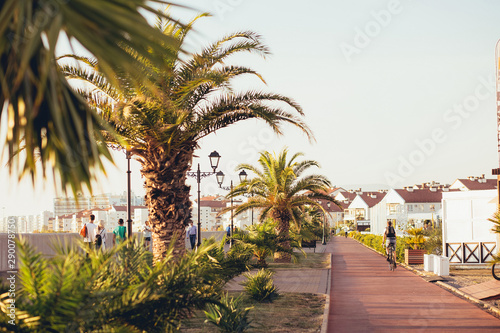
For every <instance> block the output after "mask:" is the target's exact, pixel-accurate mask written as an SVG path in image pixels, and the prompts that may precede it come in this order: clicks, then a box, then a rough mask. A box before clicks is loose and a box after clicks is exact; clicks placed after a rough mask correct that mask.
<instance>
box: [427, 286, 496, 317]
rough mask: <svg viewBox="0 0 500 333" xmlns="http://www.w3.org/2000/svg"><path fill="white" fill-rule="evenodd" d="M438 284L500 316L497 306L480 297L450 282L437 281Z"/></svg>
mask: <svg viewBox="0 0 500 333" xmlns="http://www.w3.org/2000/svg"><path fill="white" fill-rule="evenodd" d="M434 283H435V284H436V285H438V286H440V287H441V288H443V289H447V290H448V291H449V292H452V293H454V294H456V295H458V296H461V297H463V298H465V299H466V300H467V301H469V302H470V303H475V304H476V305H477V306H478V307H479V308H481V309H482V310H485V311H487V312H491V313H492V314H493V315H494V316H496V317H498V318H500V309H498V308H497V307H494V306H492V305H490V304H488V303H486V302H483V301H481V300H480V299H478V298H475V297H474V296H471V295H469V294H467V293H464V292H463V291H461V290H460V289H457V288H455V287H453V286H450V285H449V284H446V283H444V282H442V281H436V282H434Z"/></svg>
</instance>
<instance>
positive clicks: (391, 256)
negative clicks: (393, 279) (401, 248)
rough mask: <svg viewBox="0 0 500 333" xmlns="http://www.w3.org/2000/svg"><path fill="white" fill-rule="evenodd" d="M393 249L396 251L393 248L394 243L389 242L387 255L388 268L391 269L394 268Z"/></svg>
mask: <svg viewBox="0 0 500 333" xmlns="http://www.w3.org/2000/svg"><path fill="white" fill-rule="evenodd" d="M394 251H396V249H395V248H394V243H389V247H388V248H387V255H388V257H389V269H390V270H391V271H393V270H395V269H396V262H395V261H394Z"/></svg>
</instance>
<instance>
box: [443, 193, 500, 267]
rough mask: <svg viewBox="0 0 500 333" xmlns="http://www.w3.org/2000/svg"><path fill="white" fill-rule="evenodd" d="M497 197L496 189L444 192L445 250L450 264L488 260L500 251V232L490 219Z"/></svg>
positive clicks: (478, 262)
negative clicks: (495, 230)
mask: <svg viewBox="0 0 500 333" xmlns="http://www.w3.org/2000/svg"><path fill="white" fill-rule="evenodd" d="M497 200H498V197H497V190H496V189H491V190H479V191H474V190H472V191H471V190H462V191H453V192H448V193H443V200H442V205H443V253H444V255H446V256H447V257H448V258H449V260H450V263H456V264H480V263H485V262H487V261H489V260H491V258H492V257H491V255H492V254H496V253H497V252H498V248H499V244H498V235H497V234H495V233H494V232H493V231H491V229H492V227H493V223H492V222H490V221H488V219H489V218H491V217H492V216H493V214H494V213H495V211H496V210H497V207H498V206H497Z"/></svg>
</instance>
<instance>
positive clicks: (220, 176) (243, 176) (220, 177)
mask: <svg viewBox="0 0 500 333" xmlns="http://www.w3.org/2000/svg"><path fill="white" fill-rule="evenodd" d="M224 176H225V175H224V172H222V171H219V172H217V183H218V184H219V187H220V188H221V189H223V190H226V191H231V192H233V180H231V187H225V186H222V183H223V182H224ZM238 176H239V177H240V182H244V181H245V180H247V173H246V172H245V170H242V171H241V172H240V173H239V174H238ZM231 207H233V197H232V196H231ZM252 217H253V216H252ZM233 218H234V215H233V209H231V230H230V234H229V235H230V236H231V238H230V239H229V247H232V246H233V230H234V223H233V222H234V221H233ZM252 222H253V221H252Z"/></svg>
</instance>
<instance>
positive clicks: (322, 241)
mask: <svg viewBox="0 0 500 333" xmlns="http://www.w3.org/2000/svg"><path fill="white" fill-rule="evenodd" d="M330 205H331V204H330V203H329V202H328V203H327V204H326V206H327V207H328V209H330ZM325 228H326V213H323V239H322V240H321V244H323V245H326V238H325Z"/></svg>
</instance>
